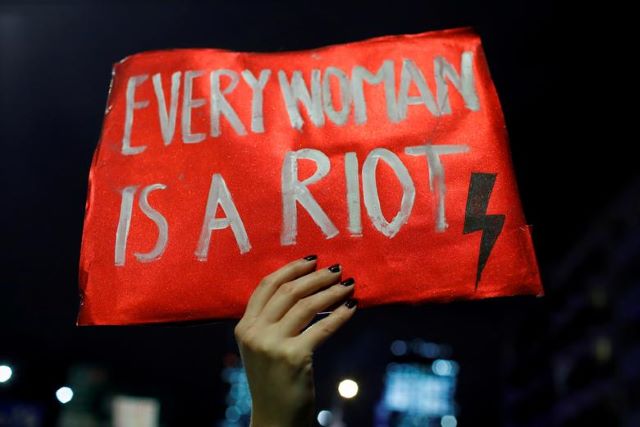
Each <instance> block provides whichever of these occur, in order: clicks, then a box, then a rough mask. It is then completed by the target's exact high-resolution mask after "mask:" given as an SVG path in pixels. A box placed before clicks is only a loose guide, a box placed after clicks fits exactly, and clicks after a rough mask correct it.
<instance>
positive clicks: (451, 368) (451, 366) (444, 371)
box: [431, 359, 458, 377]
mask: <svg viewBox="0 0 640 427" xmlns="http://www.w3.org/2000/svg"><path fill="white" fill-rule="evenodd" d="M431 369H432V370H433V373H434V374H436V375H440V376H442V377H447V376H450V375H455V374H456V373H457V372H458V364H457V363H456V362H454V361H452V360H443V359H438V360H434V361H433V364H432V365H431Z"/></svg>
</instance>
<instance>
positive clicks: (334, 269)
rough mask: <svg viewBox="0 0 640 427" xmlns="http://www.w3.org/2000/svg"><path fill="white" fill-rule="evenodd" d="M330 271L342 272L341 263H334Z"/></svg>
mask: <svg viewBox="0 0 640 427" xmlns="http://www.w3.org/2000/svg"><path fill="white" fill-rule="evenodd" d="M329 271H330V272H332V273H339V272H340V264H333V265H332V266H331V267H329Z"/></svg>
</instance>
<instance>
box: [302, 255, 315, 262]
mask: <svg viewBox="0 0 640 427" xmlns="http://www.w3.org/2000/svg"><path fill="white" fill-rule="evenodd" d="M303 259H305V260H307V261H313V260H314V259H318V255H307V256H306V257H304V258H303Z"/></svg>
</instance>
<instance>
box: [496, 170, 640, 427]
mask: <svg viewBox="0 0 640 427" xmlns="http://www.w3.org/2000/svg"><path fill="white" fill-rule="evenodd" d="M578 214H579V213H576V215H578ZM545 291H546V294H547V296H546V297H545V298H544V301H541V304H540V305H539V306H538V307H537V308H536V312H535V313H534V314H533V315H532V316H530V317H529V318H527V319H526V320H525V321H524V322H523V324H522V325H521V326H520V327H519V329H518V332H517V335H516V337H515V339H514V341H513V343H514V344H513V347H512V348H511V357H510V360H511V363H510V365H509V367H508V369H507V382H508V384H509V386H508V388H507V393H506V399H505V406H506V407H505V413H506V418H507V419H506V423H505V424H506V425H507V426H510V427H516V426H517V427H525V426H527V427H534V426H541V427H542V426H544V427H555V426H559V427H574V426H576V427H577V426H580V427H584V426H607V427H613V426H621V427H632V426H640V180H637V181H636V182H635V183H634V184H633V185H632V186H631V187H629V188H628V189H627V191H626V192H624V194H622V196H621V197H620V198H619V199H618V200H617V201H616V202H615V203H614V204H613V205H612V206H610V207H609V208H608V209H607V210H606V212H604V214H603V215H601V217H600V218H597V220H596V221H595V222H594V223H593V224H592V227H591V229H590V230H589V231H588V232H587V233H586V235H585V236H584V238H583V239H582V240H581V241H579V242H578V243H577V244H576V245H575V246H574V247H573V248H572V249H571V250H570V251H569V253H568V254H567V255H566V257H565V259H564V260H563V261H562V262H561V263H560V264H559V265H558V266H557V268H555V270H554V271H551V274H550V275H549V276H548V277H547V280H546V283H545Z"/></svg>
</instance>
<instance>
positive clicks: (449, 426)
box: [440, 415, 458, 427]
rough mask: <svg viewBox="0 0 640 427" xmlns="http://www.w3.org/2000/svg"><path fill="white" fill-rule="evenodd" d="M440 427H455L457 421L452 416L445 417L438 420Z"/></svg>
mask: <svg viewBox="0 0 640 427" xmlns="http://www.w3.org/2000/svg"><path fill="white" fill-rule="evenodd" d="M440 425H441V426H442V427H456V426H457V425H458V420H457V419H456V417H454V416H453V415H445V416H444V417H442V418H441V419H440Z"/></svg>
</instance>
